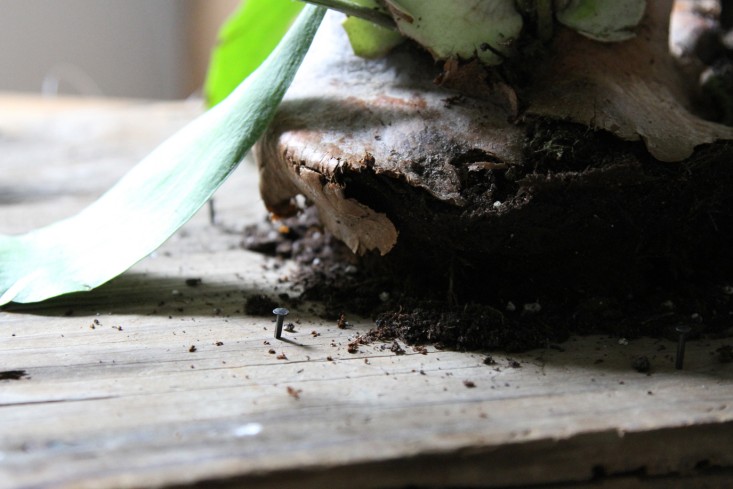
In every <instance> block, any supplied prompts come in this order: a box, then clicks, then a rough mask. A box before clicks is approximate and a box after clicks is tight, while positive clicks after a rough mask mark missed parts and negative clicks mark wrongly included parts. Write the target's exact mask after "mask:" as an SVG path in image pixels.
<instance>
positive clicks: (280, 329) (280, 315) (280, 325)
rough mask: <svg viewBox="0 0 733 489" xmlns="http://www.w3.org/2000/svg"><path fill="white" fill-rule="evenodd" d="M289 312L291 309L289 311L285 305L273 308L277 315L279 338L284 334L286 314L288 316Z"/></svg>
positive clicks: (276, 333)
mask: <svg viewBox="0 0 733 489" xmlns="http://www.w3.org/2000/svg"><path fill="white" fill-rule="evenodd" d="M289 312H290V311H288V310H287V309H285V308H284V307H278V308H276V309H273V310H272V313H273V314H274V315H275V316H277V325H276V326H275V338H277V339H278V340H279V339H280V337H281V336H282V334H283V321H285V316H287V315H288V313H289Z"/></svg>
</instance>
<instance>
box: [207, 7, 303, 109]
mask: <svg viewBox="0 0 733 489" xmlns="http://www.w3.org/2000/svg"><path fill="white" fill-rule="evenodd" d="M302 9H303V4H302V3H301V2H295V1H294V0H245V1H244V2H242V3H241V5H240V6H239V8H238V9H237V10H236V11H235V12H234V13H233V14H232V16H231V17H229V18H228V19H227V21H226V22H225V23H224V25H223V26H222V28H221V30H220V31H219V39H218V43H217V45H216V47H215V48H214V51H213V52H212V53H211V62H210V63H209V69H208V72H207V74H206V82H205V84H204V97H205V99H206V103H207V104H208V105H209V106H213V105H216V104H218V103H219V102H221V101H222V100H224V99H225V98H226V96H227V95H229V94H230V93H231V92H232V91H233V90H234V89H235V88H237V86H238V85H239V84H240V83H241V82H242V80H244V79H245V78H247V77H248V76H249V74H250V73H252V72H253V71H254V70H255V69H257V67H258V66H259V65H260V63H262V62H263V61H264V60H265V58H267V55H268V54H270V52H272V50H273V49H274V48H275V46H277V43H278V42H279V41H280V39H282V37H283V36H284V35H285V33H286V32H287V30H288V27H290V25H291V24H292V23H293V20H294V19H295V17H296V16H297V15H298V12H300V11H301V10H302Z"/></svg>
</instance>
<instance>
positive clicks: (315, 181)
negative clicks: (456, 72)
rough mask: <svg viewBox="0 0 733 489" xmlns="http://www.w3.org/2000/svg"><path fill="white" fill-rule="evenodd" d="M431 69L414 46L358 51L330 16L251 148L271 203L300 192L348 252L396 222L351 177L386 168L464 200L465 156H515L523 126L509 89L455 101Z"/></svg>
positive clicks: (377, 242) (390, 230) (383, 240)
mask: <svg viewBox="0 0 733 489" xmlns="http://www.w3.org/2000/svg"><path fill="white" fill-rule="evenodd" d="M435 75H437V71H436V69H435V67H434V65H433V63H432V61H431V60H430V58H429V57H428V56H427V55H424V53H420V52H418V51H416V50H414V49H412V50H411V49H407V50H405V49H402V50H398V51H397V52H395V53H393V54H392V55H390V56H389V57H387V58H385V59H382V60H376V61H375V60H372V61H365V60H362V59H359V58H357V57H355V56H354V55H353V54H352V53H351V51H350V49H349V48H348V41H347V39H346V36H345V35H344V34H343V32H342V31H341V28H340V26H339V25H338V17H335V16H331V18H330V21H328V22H326V23H325V24H324V25H323V27H322V29H321V32H319V34H318V36H317V37H316V40H315V42H314V45H313V48H312V49H311V51H310V53H309V55H308V57H307V58H306V60H305V62H304V64H303V67H302V68H301V70H300V73H299V75H298V77H297V78H296V80H295V81H294V83H293V85H292V86H291V89H290V91H289V92H288V94H287V95H286V98H285V100H284V102H283V104H282V107H281V109H280V111H279V112H278V114H277V116H276V117H275V120H274V121H273V123H272V124H271V126H270V129H269V130H268V132H267V133H266V134H265V135H264V136H263V138H262V140H261V141H260V143H259V144H258V146H257V148H256V157H257V160H258V164H259V168H260V176H261V184H260V191H261V193H262V197H263V200H264V202H265V204H266V206H267V207H268V209H270V210H271V211H272V212H274V213H275V214H276V215H278V216H288V215H292V214H293V213H295V212H296V211H297V206H296V205H295V202H294V197H295V196H296V195H298V194H301V195H303V196H305V197H306V198H307V199H308V200H309V201H310V202H312V203H313V204H314V205H315V206H316V207H317V208H318V210H319V215H320V218H321V220H322V222H323V224H324V225H325V226H326V228H328V229H329V230H330V231H331V232H332V233H333V234H334V235H335V236H336V237H338V238H339V239H341V240H342V241H344V242H345V243H347V244H348V246H349V247H350V248H351V249H352V251H354V252H357V253H364V252H366V251H369V250H377V251H379V252H380V253H381V254H385V253H387V252H388V251H389V250H390V249H392V247H393V246H394V245H395V243H396V241H397V235H398V231H397V229H396V228H395V226H394V224H393V223H392V222H391V221H390V220H389V219H388V218H387V216H386V215H385V214H383V213H381V212H379V209H373V208H370V207H367V206H365V205H364V204H362V203H360V202H359V200H358V199H357V198H355V197H354V196H352V195H351V194H350V188H349V180H350V179H351V178H358V177H357V175H358V174H363V173H366V172H368V173H370V174H373V175H374V176H376V177H377V178H379V177H382V176H387V177H389V178H390V179H394V180H398V181H403V182H405V183H407V184H409V185H410V186H413V187H416V188H419V189H423V190H425V191H427V192H428V194H429V195H431V196H432V197H435V198H436V199H438V200H439V201H441V202H446V203H449V204H451V205H454V206H462V205H464V203H465V200H464V198H463V197H462V195H461V192H462V190H463V186H462V183H461V181H462V176H461V174H462V173H463V172H464V171H465V167H466V165H468V164H471V163H493V164H501V165H507V166H511V165H515V164H518V163H519V160H520V156H521V148H522V142H523V140H524V136H523V130H521V129H520V128H518V127H516V126H514V125H513V124H511V123H510V122H509V118H510V116H511V115H512V113H511V112H512V110H511V109H510V108H507V107H506V106H507V104H506V94H504V93H500V94H497V97H496V100H491V99H490V98H489V99H487V100H483V101H476V102H475V103H471V104H454V103H453V101H454V100H455V98H456V93H455V92H450V91H448V90H445V89H442V88H439V87H437V86H436V85H435V84H434V83H433V78H434V76H435Z"/></svg>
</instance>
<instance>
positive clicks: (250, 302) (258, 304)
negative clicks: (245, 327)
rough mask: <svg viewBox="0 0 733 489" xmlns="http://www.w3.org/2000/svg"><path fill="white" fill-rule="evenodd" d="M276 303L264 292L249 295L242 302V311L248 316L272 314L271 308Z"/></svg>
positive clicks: (276, 305)
mask: <svg viewBox="0 0 733 489" xmlns="http://www.w3.org/2000/svg"><path fill="white" fill-rule="evenodd" d="M276 307H278V303H277V302H275V301H274V300H273V299H271V298H270V297H268V296H266V295H264V294H257V295H253V296H251V297H249V298H248V299H247V302H246V303H245V304H244V312H246V313H247V314H248V315H250V316H272V310H273V309H275V308H276Z"/></svg>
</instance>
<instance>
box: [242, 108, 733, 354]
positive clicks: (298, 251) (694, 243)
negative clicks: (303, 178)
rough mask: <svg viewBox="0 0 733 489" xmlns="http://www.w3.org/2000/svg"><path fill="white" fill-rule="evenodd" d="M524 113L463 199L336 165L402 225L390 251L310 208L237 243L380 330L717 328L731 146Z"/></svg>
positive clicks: (460, 339) (503, 342) (427, 336)
mask: <svg viewBox="0 0 733 489" xmlns="http://www.w3.org/2000/svg"><path fill="white" fill-rule="evenodd" d="M525 125H526V134H527V144H526V146H525V154H524V155H523V162H522V164H521V165H516V166H513V167H511V168H509V169H501V170H498V169H496V168H489V167H487V169H485V170H479V171H475V169H472V170H471V171H468V170H466V171H465V172H463V173H462V179H463V181H462V189H463V190H462V195H461V196H462V197H463V198H464V199H465V200H466V201H467V202H469V204H468V205H466V206H463V207H455V206H450V205H448V204H445V203H443V202H440V201H437V200H436V199H431V197H430V195H428V194H427V193H426V192H424V191H422V190H421V189H418V188H415V187H411V186H410V185H408V184H407V183H406V182H404V181H399V180H396V179H390V177H389V175H385V174H376V173H370V172H369V171H368V170H365V171H362V172H361V173H359V174H345V175H343V176H342V178H343V179H344V182H345V184H346V185H345V189H346V192H347V197H351V198H354V199H356V200H357V201H359V202H361V203H363V204H365V205H367V206H369V207H370V208H372V209H374V210H376V211H378V212H381V213H384V214H385V215H387V216H388V217H389V219H390V220H391V221H392V222H393V223H394V224H395V226H396V228H397V229H398V230H399V233H400V234H399V239H398V242H397V245H396V246H395V248H394V249H393V250H392V251H391V252H390V253H388V254H387V255H386V256H384V257H380V256H376V255H374V254H367V255H366V256H364V257H356V256H354V255H353V254H352V253H351V252H350V251H349V250H348V249H347V248H346V247H345V246H343V245H342V244H341V243H340V242H338V241H337V240H335V239H334V238H333V237H331V236H330V235H329V234H328V233H327V232H324V231H323V229H322V228H321V226H320V225H319V223H318V221H317V219H316V216H315V213H314V212H313V211H312V210H306V211H305V212H303V213H301V214H300V215H299V216H297V217H294V218H290V219H286V220H284V221H282V222H281V223H278V224H277V225H270V224H268V225H265V224H263V225H259V226H257V227H253V228H249V229H248V230H247V232H246V233H245V234H246V236H245V239H244V245H245V247H247V248H249V249H254V250H258V251H262V252H266V253H268V254H271V255H276V256H281V257H283V258H292V259H294V260H296V261H297V262H299V263H300V264H301V271H300V274H299V276H298V277H297V279H296V280H297V281H298V283H299V285H300V286H301V287H302V288H303V290H304V292H303V294H302V298H303V299H309V300H318V301H321V302H322V303H323V304H324V306H325V311H326V313H325V315H326V316H327V317H329V318H331V319H336V318H338V316H339V314H340V313H341V312H344V311H350V312H354V313H358V314H361V315H369V316H371V317H373V318H374V319H375V322H376V329H375V332H374V335H375V336H379V337H380V338H381V339H389V338H400V339H402V340H404V341H406V342H408V343H411V344H420V343H433V344H441V345H443V346H445V347H449V348H457V349H462V350H464V349H465V350H475V349H504V350H507V351H520V350H526V349H529V348H534V347H539V346H546V345H547V344H548V343H553V342H556V341H561V340H563V339H564V338H566V337H567V336H568V335H569V334H570V333H573V332H575V333H591V332H605V333H609V334H613V335H617V336H623V337H635V336H639V335H651V336H669V337H670V338H675V337H676V335H675V333H674V327H675V326H677V325H679V324H690V325H692V326H693V328H694V334H697V335H699V334H703V333H718V334H719V333H721V332H723V331H725V330H726V329H727V328H728V327H729V320H730V317H731V314H733V287H732V285H733V260H732V259H731V256H730V255H731V250H733V192H731V189H733V165H731V164H730V161H731V159H733V145H731V144H730V143H717V144H714V145H709V146H705V147H701V148H698V149H697V150H696V152H695V154H694V155H693V156H692V157H691V158H689V159H688V160H686V161H683V162H681V163H662V162H659V161H657V160H655V159H653V158H652V157H651V156H649V154H648V153H647V152H646V150H645V148H644V146H643V144H642V143H634V142H624V141H621V140H619V139H617V138H615V137H613V136H612V135H610V134H608V133H605V132H601V131H598V132H596V131H592V130H590V129H588V128H586V127H584V126H580V125H575V124H569V123H558V122H550V121H544V120H535V121H528V122H526V124H525ZM455 164H456V167H459V168H460V166H461V162H456V163H455ZM278 226H280V228H278ZM273 231H275V232H274V233H273Z"/></svg>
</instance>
